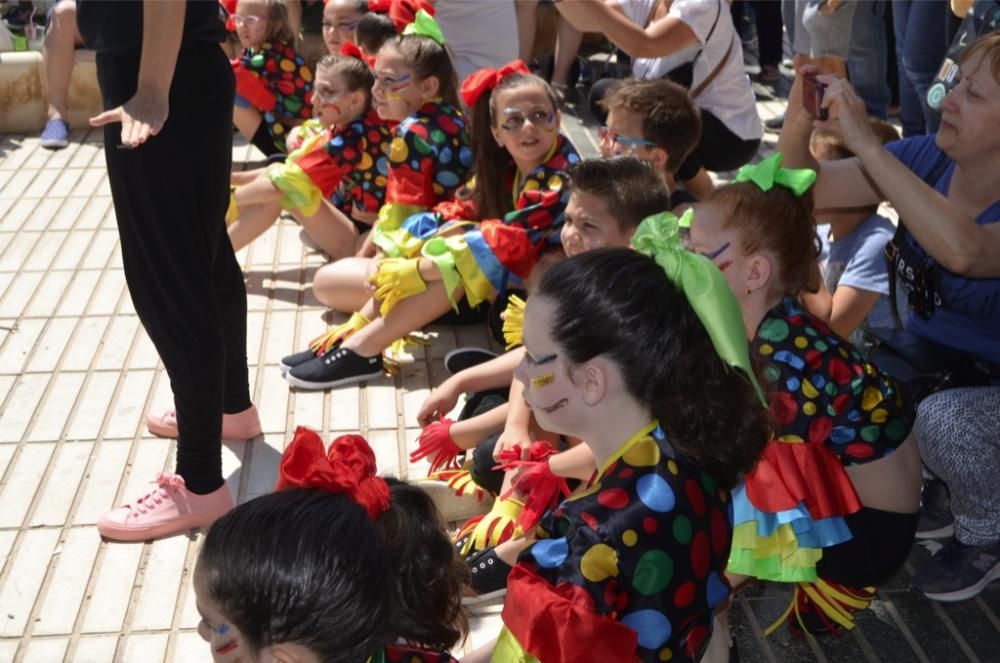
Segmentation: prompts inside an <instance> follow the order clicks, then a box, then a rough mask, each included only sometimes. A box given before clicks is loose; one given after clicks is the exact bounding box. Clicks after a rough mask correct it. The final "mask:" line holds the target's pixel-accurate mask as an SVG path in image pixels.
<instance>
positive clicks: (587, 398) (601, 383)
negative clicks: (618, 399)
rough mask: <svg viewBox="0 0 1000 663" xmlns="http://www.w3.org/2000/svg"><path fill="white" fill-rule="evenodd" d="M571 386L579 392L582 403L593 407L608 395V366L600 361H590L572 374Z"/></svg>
mask: <svg viewBox="0 0 1000 663" xmlns="http://www.w3.org/2000/svg"><path fill="white" fill-rule="evenodd" d="M573 373H574V374H573V376H572V378H573V384H575V385H576V388H577V389H579V390H580V397H581V398H582V399H583V402H584V403H586V404H587V405H589V406H591V407H593V406H594V405H597V404H598V403H600V402H601V401H603V400H604V397H605V396H606V395H607V393H608V380H609V375H608V366H607V364H606V363H605V362H603V361H601V360H599V359H598V360H591V361H589V362H587V363H586V364H584V365H583V366H580V367H578V368H576V369H575V370H574V372H573Z"/></svg>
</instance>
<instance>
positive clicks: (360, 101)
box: [351, 88, 371, 108]
mask: <svg viewBox="0 0 1000 663" xmlns="http://www.w3.org/2000/svg"><path fill="white" fill-rule="evenodd" d="M367 100H368V95H367V94H365V91H364V90H363V89H361V88H358V89H357V90H355V91H354V92H351V103H352V104H353V105H355V106H360V107H362V108H365V107H366V106H370V105H371V103H370V102H368V101H367Z"/></svg>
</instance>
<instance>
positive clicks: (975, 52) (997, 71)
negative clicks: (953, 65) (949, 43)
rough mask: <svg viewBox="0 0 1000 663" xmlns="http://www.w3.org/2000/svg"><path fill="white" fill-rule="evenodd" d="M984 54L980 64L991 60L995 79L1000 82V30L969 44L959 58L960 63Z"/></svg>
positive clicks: (991, 68) (991, 70) (991, 71)
mask: <svg viewBox="0 0 1000 663" xmlns="http://www.w3.org/2000/svg"><path fill="white" fill-rule="evenodd" d="M980 55H981V56H982V60H980V65H983V64H985V63H987V62H989V65H990V73H991V74H992V75H993V80H995V81H996V82H997V83H1000V31H996V32H990V33H989V34H985V35H983V36H982V37H980V38H979V39H977V40H976V41H974V42H972V43H971V44H969V45H968V46H967V47H966V49H965V50H964V51H962V55H961V57H960V58H959V60H958V61H959V64H965V63H966V62H969V61H970V60H972V59H973V58H975V57H976V56H980Z"/></svg>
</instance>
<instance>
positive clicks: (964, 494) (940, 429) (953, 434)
mask: <svg viewBox="0 0 1000 663" xmlns="http://www.w3.org/2000/svg"><path fill="white" fill-rule="evenodd" d="M916 433H917V441H918V442H919V444H920V455H921V457H922V458H923V460H924V463H925V464H926V465H927V467H928V468H930V470H931V471H932V472H934V474H936V475H937V476H938V477H940V478H941V479H942V480H944V482H945V483H946V484H947V485H948V489H949V490H950V491H951V511H952V514H953V515H954V516H955V536H956V537H957V538H958V540H959V541H961V542H962V543H964V544H967V545H973V546H982V545H987V544H991V543H996V542H997V541H1000V485H998V480H1000V386H990V387H970V388H966V389H949V390H946V391H939V392H938V393H936V394H933V395H931V396H928V397H927V398H926V399H925V400H924V401H923V402H922V403H921V404H920V406H919V407H918V408H917V422H916Z"/></svg>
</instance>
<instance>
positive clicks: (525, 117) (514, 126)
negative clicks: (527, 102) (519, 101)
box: [500, 107, 556, 133]
mask: <svg viewBox="0 0 1000 663" xmlns="http://www.w3.org/2000/svg"><path fill="white" fill-rule="evenodd" d="M501 114H502V115H504V116H505V117H506V118H507V119H506V121H504V122H503V123H502V124H501V125H500V128H501V129H503V130H504V131H508V132H510V133H517V132H518V131H521V130H522V129H524V126H525V125H526V124H527V123H528V121H529V120H530V121H531V124H532V126H534V127H535V128H536V129H541V130H542V131H545V132H548V133H552V132H553V131H555V122H556V114H555V113H554V112H553V111H550V110H542V109H537V110H533V111H531V112H530V113H527V114H525V113H523V112H522V111H521V109H520V108H514V107H508V108H504V109H503V111H501Z"/></svg>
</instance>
